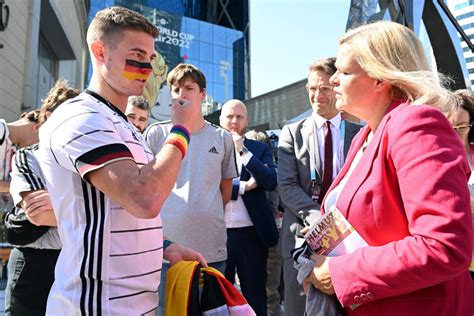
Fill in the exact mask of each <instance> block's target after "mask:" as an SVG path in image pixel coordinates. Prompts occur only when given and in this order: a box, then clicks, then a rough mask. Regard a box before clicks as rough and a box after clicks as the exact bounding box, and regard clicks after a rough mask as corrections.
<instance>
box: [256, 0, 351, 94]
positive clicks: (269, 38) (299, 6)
mask: <svg viewBox="0 0 474 316" xmlns="http://www.w3.org/2000/svg"><path fill="white" fill-rule="evenodd" d="M350 2H351V1H350V0H250V49H251V51H250V53H251V80H252V82H251V89H252V97H255V96H258V95H261V94H263V93H266V92H269V91H272V90H275V89H278V88H281V87H283V86H286V85H288V84H291V83H293V82H295V81H298V80H301V79H303V78H305V77H306V75H307V69H308V66H309V65H310V64H311V62H312V61H314V60H317V59H319V58H322V57H327V56H335V55H336V53H337V40H338V38H339V37H340V36H341V35H342V34H344V32H345V28H346V21H347V15H348V13H349V6H350Z"/></svg>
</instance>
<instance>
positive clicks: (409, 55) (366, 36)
mask: <svg viewBox="0 0 474 316" xmlns="http://www.w3.org/2000/svg"><path fill="white" fill-rule="evenodd" d="M342 44H348V45H350V46H351V51H352V53H353V54H354V56H355V58H356V60H357V62H358V63H359V65H360V66H361V67H362V69H364V70H365V71H366V72H367V74H368V75H369V76H370V77H372V78H374V79H378V80H381V81H385V82H388V83H389V84H390V85H391V87H392V97H393V98H394V99H406V100H408V101H410V102H411V103H413V104H429V105H433V106H435V107H437V108H439V109H440V110H442V111H447V110H448V111H449V109H451V108H452V107H456V104H457V98H456V97H455V96H454V95H453V93H451V92H450V91H448V90H447V89H446V88H445V85H446V84H447V83H448V82H449V81H450V80H449V79H448V78H447V77H445V76H443V75H442V74H439V73H438V72H435V71H432V70H431V69H430V66H429V64H428V60H427V59H426V56H425V52H424V49H423V45H422V44H421V42H420V40H419V39H418V38H417V36H416V34H415V33H414V32H413V31H412V30H410V29H409V28H407V27H405V26H403V25H401V24H398V23H395V22H388V21H380V22H375V23H372V24H367V25H363V26H360V27H358V28H356V29H353V30H351V31H348V32H347V33H346V34H344V35H343V36H342V38H341V39H340V40H339V45H342Z"/></svg>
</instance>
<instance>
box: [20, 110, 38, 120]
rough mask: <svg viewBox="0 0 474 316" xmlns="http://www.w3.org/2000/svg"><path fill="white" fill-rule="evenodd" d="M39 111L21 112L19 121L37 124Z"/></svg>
mask: <svg viewBox="0 0 474 316" xmlns="http://www.w3.org/2000/svg"><path fill="white" fill-rule="evenodd" d="M39 116H40V110H33V111H29V112H23V113H21V114H20V119H22V118H26V119H27V120H28V121H30V122H31V123H39Z"/></svg>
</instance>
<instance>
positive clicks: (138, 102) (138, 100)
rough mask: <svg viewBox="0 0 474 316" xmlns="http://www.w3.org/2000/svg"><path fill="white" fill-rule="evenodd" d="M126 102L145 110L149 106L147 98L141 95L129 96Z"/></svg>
mask: <svg viewBox="0 0 474 316" xmlns="http://www.w3.org/2000/svg"><path fill="white" fill-rule="evenodd" d="M128 104H130V105H132V106H134V107H136V108H139V109H141V110H145V111H148V109H149V108H150V106H149V104H148V101H147V99H146V98H145V97H143V96H141V95H135V96H132V97H129V98H128Z"/></svg>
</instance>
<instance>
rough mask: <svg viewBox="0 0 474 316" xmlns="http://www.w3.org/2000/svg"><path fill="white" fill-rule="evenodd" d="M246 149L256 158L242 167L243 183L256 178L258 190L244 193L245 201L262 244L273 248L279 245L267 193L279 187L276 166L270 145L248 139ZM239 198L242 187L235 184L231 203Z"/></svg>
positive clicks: (241, 178)
mask: <svg viewBox="0 0 474 316" xmlns="http://www.w3.org/2000/svg"><path fill="white" fill-rule="evenodd" d="M244 145H245V147H246V148H247V149H248V150H249V151H250V152H251V153H252V155H253V156H252V158H250V161H249V162H248V164H247V166H242V172H241V173H240V180H241V181H248V180H249V179H250V177H251V176H253V178H254V179H255V182H256V183H257V187H256V188H255V189H253V190H250V191H247V192H245V193H244V194H243V195H242V199H243V201H244V203H245V207H246V208H247V211H248V213H249V216H250V219H251V220H252V223H253V225H254V227H255V230H256V231H257V235H258V237H259V238H260V241H261V242H262V243H263V244H264V245H265V246H266V247H268V248H270V247H273V246H275V245H276V244H277V243H278V229H277V227H276V224H275V218H274V217H273V213H272V210H271V209H270V206H269V204H268V201H267V196H266V193H265V191H273V190H274V189H275V188H276V186H277V175H276V166H275V163H274V162H273V157H272V151H271V148H270V147H269V146H268V145H267V144H265V143H262V142H258V141H255V140H251V139H246V138H245V139H244ZM238 194H239V185H238V183H234V185H233V186H232V200H237V197H238Z"/></svg>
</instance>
